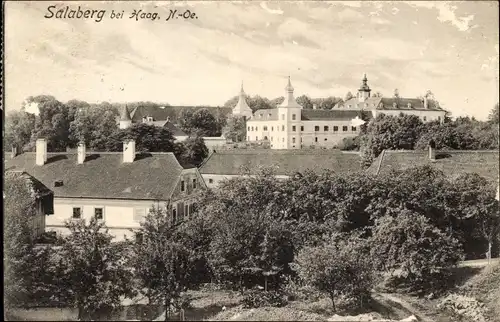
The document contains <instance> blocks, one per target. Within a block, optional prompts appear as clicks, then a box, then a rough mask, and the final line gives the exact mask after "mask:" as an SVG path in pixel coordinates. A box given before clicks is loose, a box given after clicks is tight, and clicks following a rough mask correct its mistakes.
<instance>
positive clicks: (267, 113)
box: [250, 108, 278, 121]
mask: <svg viewBox="0 0 500 322" xmlns="http://www.w3.org/2000/svg"><path fill="white" fill-rule="evenodd" d="M250 120H251V121H261V120H262V121H264V120H268V121H277V120H278V109H276V108H269V109H260V110H256V111H255V112H254V113H253V116H252V118H251V119H250Z"/></svg>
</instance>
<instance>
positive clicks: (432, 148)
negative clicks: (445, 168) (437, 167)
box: [429, 140, 436, 161]
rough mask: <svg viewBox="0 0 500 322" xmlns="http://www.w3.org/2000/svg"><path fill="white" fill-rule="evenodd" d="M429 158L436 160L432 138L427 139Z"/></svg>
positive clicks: (434, 144)
mask: <svg viewBox="0 0 500 322" xmlns="http://www.w3.org/2000/svg"><path fill="white" fill-rule="evenodd" d="M429 159H430V160H431V161H436V143H435V142H434V140H430V141H429Z"/></svg>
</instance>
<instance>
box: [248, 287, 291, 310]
mask: <svg viewBox="0 0 500 322" xmlns="http://www.w3.org/2000/svg"><path fill="white" fill-rule="evenodd" d="M287 303H288V301H287V299H286V296H285V294H284V293H283V292H280V291H263V290H259V289H251V290H249V291H247V292H246V293H245V295H244V297H243V307H244V308H258V307H262V306H272V307H282V306H285V305H286V304H287Z"/></svg>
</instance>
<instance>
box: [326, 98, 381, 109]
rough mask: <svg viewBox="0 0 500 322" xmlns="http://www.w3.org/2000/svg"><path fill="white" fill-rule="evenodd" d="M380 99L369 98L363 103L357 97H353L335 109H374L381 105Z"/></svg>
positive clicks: (340, 103) (338, 104)
mask: <svg viewBox="0 0 500 322" xmlns="http://www.w3.org/2000/svg"><path fill="white" fill-rule="evenodd" d="M380 100H381V98H380V97H369V98H367V99H366V100H365V101H363V102H359V100H358V98H357V97H353V98H351V99H350V100H347V101H345V102H339V103H337V105H335V107H334V108H349V109H351V108H353V109H373V108H376V107H377V106H378V105H379V104H380Z"/></svg>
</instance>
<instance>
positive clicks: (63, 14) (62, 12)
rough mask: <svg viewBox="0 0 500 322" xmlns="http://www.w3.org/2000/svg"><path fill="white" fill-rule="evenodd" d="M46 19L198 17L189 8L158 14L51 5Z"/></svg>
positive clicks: (158, 19)
mask: <svg viewBox="0 0 500 322" xmlns="http://www.w3.org/2000/svg"><path fill="white" fill-rule="evenodd" d="M44 17H45V18H46V19H88V20H93V21H95V22H101V21H102V20H103V19H112V20H113V19H114V20H120V19H131V20H135V21H140V20H150V21H160V20H163V21H171V20H175V19H186V20H192V19H198V16H197V15H196V13H195V12H193V11H191V10H189V9H180V10H177V9H173V10H172V9H170V10H168V11H166V12H165V13H162V16H160V13H159V12H154V11H144V10H143V9H133V10H132V11H125V10H114V9H111V10H104V9H87V8H82V7H81V6H77V7H71V6H62V7H58V6H56V5H51V6H48V7H47V11H46V13H45V15H44Z"/></svg>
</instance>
